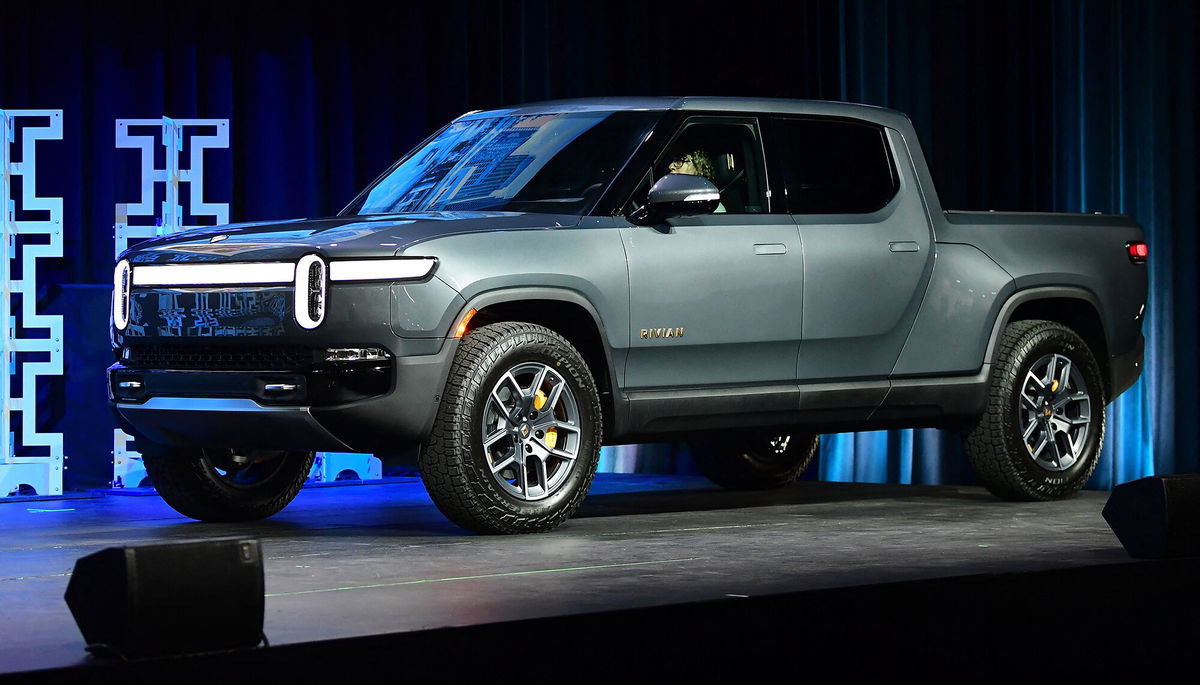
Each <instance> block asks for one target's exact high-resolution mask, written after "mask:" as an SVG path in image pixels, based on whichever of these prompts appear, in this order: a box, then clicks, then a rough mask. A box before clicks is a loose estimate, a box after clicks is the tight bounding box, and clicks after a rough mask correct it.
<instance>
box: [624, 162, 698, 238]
mask: <svg viewBox="0 0 1200 685" xmlns="http://www.w3.org/2000/svg"><path fill="white" fill-rule="evenodd" d="M720 204H721V191H719V190H717V187H716V186H715V185H713V184H712V182H711V181H709V180H708V179H707V178H704V177H703V176H694V175H692V174H667V175H666V176H663V177H662V178H660V179H658V181H656V182H655V183H654V185H653V186H651V187H650V192H649V194H648V195H647V196H646V204H644V205H642V206H641V207H638V208H637V209H635V210H633V211H632V212H630V213H629V215H628V216H627V217H625V218H627V219H628V220H629V222H630V223H632V224H636V225H638V226H649V225H653V224H657V223H661V222H662V221H664V220H666V219H671V218H674V217H677V216H696V215H698V214H712V213H713V212H715V211H716V210H717V207H718V206H720Z"/></svg>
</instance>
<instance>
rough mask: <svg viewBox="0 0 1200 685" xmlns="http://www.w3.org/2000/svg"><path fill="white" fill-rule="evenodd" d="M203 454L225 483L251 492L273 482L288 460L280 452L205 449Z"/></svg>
mask: <svg viewBox="0 0 1200 685" xmlns="http://www.w3.org/2000/svg"><path fill="white" fill-rule="evenodd" d="M202 454H203V458H204V460H205V461H206V462H208V466H209V468H211V469H212V470H213V472H214V473H215V474H216V475H217V477H218V478H219V479H220V480H221V481H222V482H223V483H225V484H226V485H228V486H230V487H233V488H236V489H239V490H251V489H254V488H256V487H258V486H259V485H262V484H263V483H265V482H267V481H268V480H271V478H273V477H274V476H275V474H276V473H278V472H279V470H280V469H282V468H283V460H284V459H286V458H287V454H286V453H284V452H282V451H278V450H251V451H247V452H242V451H237V450H228V449H205V450H203V452H202Z"/></svg>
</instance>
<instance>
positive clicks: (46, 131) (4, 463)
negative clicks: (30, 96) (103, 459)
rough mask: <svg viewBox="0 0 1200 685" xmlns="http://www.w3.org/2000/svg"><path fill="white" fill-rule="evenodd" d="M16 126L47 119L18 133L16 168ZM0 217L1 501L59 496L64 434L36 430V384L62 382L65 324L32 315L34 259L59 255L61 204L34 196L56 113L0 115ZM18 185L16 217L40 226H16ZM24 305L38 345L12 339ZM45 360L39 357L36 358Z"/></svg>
mask: <svg viewBox="0 0 1200 685" xmlns="http://www.w3.org/2000/svg"><path fill="white" fill-rule="evenodd" d="M21 118H33V119H37V120H41V119H44V120H46V121H47V122H48V123H47V124H46V125H44V126H39V125H35V123H40V121H39V122H29V123H26V124H25V125H24V126H23V127H22V129H21V161H20V162H13V161H11V160H12V150H11V147H12V146H13V144H14V143H16V138H15V133H16V129H17V126H16V121H17V119H21ZM0 124H2V125H3V132H2V137H0V176H2V178H0V214H3V219H2V224H3V229H2V232H3V235H2V239H0V283H2V284H3V289H4V291H3V295H2V296H0V328H2V329H3V332H2V334H0V338H2V339H3V340H2V343H0V365H2V368H3V369H4V373H3V382H0V403H2V405H3V407H2V411H0V414H2V418H0V441H2V442H3V447H0V497H4V496H6V495H9V494H17V493H23V492H27V490H28V489H30V488H31V489H32V490H33V493H36V494H38V495H61V494H62V484H63V468H64V464H63V459H64V457H63V436H62V433H42V432H39V431H38V429H37V406H36V402H37V379H38V378H44V377H51V376H61V375H62V372H63V343H62V340H63V321H62V317H61V316H58V315H44V314H38V312H37V285H38V283H37V280H38V279H37V266H38V262H37V260H38V259H41V258H55V257H62V255H63V200H62V198H60V197H38V196H37V143H38V141H40V140H62V131H63V112H62V110H61V109H18V110H0ZM18 176H19V177H21V193H20V205H19V206H20V209H21V211H22V212H28V211H35V212H45V213H46V217H45V218H38V219H22V220H18V219H17V207H18V203H17V198H14V197H13V195H12V189H13V188H12V186H13V183H12V182H13V180H14V179H15V178H16V177H18ZM18 235H46V236H49V240H48V242H45V243H40V242H39V243H33V244H30V243H23V244H21V245H20V246H19V247H18V242H17V239H16V238H17V236H18ZM18 258H19V259H20V260H21V277H20V278H19V279H14V278H13V277H12V276H13V270H12V266H13V260H15V259H18ZM15 297H20V298H21V300H20V302H21V329H22V331H23V333H24V335H29V334H30V332H31V330H38V329H40V330H42V331H45V333H46V335H45V336H44V337H43V336H39V337H33V338H31V337H17V322H16V319H15V318H14V317H13V313H12V310H13V298H15ZM27 352H38V353H44V354H45V355H46V356H44V357H43V358H42V359H40V360H38V361H26V360H25V359H23V358H21V357H18V356H17V355H18V354H22V353H27ZM39 356H40V357H42V356H43V355H39ZM18 371H19V375H20V378H21V393H20V394H19V395H14V394H12V376H14V375H18ZM13 412H21V446H20V449H18V446H17V445H16V440H15V438H14V435H13V432H12V425H13V424H12V418H13V417H12V414H13ZM30 447H42V448H47V449H48V451H49V454H45V455H39V456H24V455H21V454H18V452H24V451H26V450H27V448H30Z"/></svg>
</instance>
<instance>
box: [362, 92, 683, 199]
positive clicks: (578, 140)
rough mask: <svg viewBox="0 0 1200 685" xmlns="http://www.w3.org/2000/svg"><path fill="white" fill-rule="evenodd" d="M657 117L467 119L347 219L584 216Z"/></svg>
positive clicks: (416, 156) (373, 192)
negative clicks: (461, 213)
mask: <svg viewBox="0 0 1200 685" xmlns="http://www.w3.org/2000/svg"><path fill="white" fill-rule="evenodd" d="M660 115H661V113H658V112H570V113H563V114H527V115H511V116H498V117H480V118H465V119H461V120H459V121H456V122H454V123H452V124H450V125H449V126H447V127H446V128H445V130H443V131H442V132H441V133H439V134H438V135H437V136H435V137H434V138H433V139H432V140H430V141H429V142H427V143H426V144H425V145H424V146H423V147H422V148H420V149H418V150H416V151H414V152H413V153H412V154H411V155H410V156H409V157H408V158H407V159H405V160H404V162H403V163H401V164H400V165H399V166H397V167H396V168H395V169H393V170H392V171H391V172H390V173H389V174H388V175H387V176H384V177H383V178H382V179H380V180H379V181H378V182H377V183H375V185H374V186H372V187H371V188H370V189H368V190H367V192H365V193H364V194H363V195H362V196H361V197H359V198H358V199H357V200H355V202H354V203H353V204H352V205H351V206H350V207H348V208H347V210H346V212H345V213H347V214H393V213H403V212H433V211H455V210H493V211H496V210H498V211H512V212H543V213H553V214H575V213H579V212H582V211H586V209H587V208H588V207H590V206H591V204H592V203H593V202H594V201H595V200H596V198H597V196H599V194H600V193H601V191H603V190H604V188H605V187H606V186H607V185H608V183H609V182H610V181H611V180H612V179H613V176H615V175H616V173H617V172H618V171H619V170H620V169H621V167H622V166H624V165H625V162H626V160H628V159H629V156H630V155H632V154H633V151H634V150H635V149H636V148H637V146H638V145H639V144H641V142H642V140H643V139H645V137H646V133H647V132H648V131H649V130H650V127H651V126H653V124H654V122H655V121H656V120H657V119H658V118H659V116H660Z"/></svg>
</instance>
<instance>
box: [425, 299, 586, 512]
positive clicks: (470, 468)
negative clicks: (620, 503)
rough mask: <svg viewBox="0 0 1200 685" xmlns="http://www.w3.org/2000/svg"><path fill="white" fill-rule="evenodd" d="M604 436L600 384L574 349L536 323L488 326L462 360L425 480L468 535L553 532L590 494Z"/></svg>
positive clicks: (462, 349) (470, 341) (467, 344)
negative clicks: (598, 384) (597, 384)
mask: <svg viewBox="0 0 1200 685" xmlns="http://www.w3.org/2000/svg"><path fill="white" fill-rule="evenodd" d="M601 435H602V430H601V413H600V400H599V394H598V393H597V391H596V384H595V382H594V380H593V378H592V375H591V372H590V371H589V369H588V367H587V364H586V362H585V361H584V360H583V357H582V356H581V355H580V354H579V352H578V351H576V349H575V348H574V347H573V346H572V345H571V343H569V342H568V341H567V340H566V339H565V338H563V337H562V336H560V335H558V334H557V333H555V332H554V331H551V330H550V329H548V328H544V327H542V326H537V325H534V324H529V323H520V322H504V323H496V324H491V325H487V326H482V327H480V328H478V329H477V330H475V331H472V332H471V333H470V334H468V335H467V336H466V337H465V338H463V341H462V343H461V344H460V345H459V348H458V350H457V352H456V354H455V356H454V364H453V366H452V368H451V370H450V378H449V380H448V381H447V383H446V389H445V392H444V393H443V395H442V402H441V406H440V408H439V410H438V415H437V418H436V420H435V421H434V425H433V431H432V433H431V434H430V437H429V439H428V440H427V441H426V442H425V444H424V445H423V446H422V447H421V454H420V457H419V461H420V469H421V478H422V479H423V480H424V482H425V489H426V490H427V491H428V492H429V496H430V498H431V499H432V500H433V503H434V504H436V505H437V507H438V509H440V510H441V512H442V513H443V514H445V515H446V517H447V518H449V519H450V520H451V521H453V522H455V523H457V524H458V525H460V526H462V527H463V528H466V529H468V530H473V531H476V532H480V533H535V532H541V531H547V530H550V529H552V528H554V527H555V526H557V525H559V524H560V523H562V522H563V521H565V520H566V519H567V518H568V517H570V516H571V514H573V513H574V512H575V510H576V509H577V508H578V507H579V504H580V502H582V501H583V498H584V496H585V495H586V494H587V491H588V489H589V488H590V487H591V484H592V479H593V477H594V476H595V473H596V464H597V463H598V461H599V458H600V436H601Z"/></svg>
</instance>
